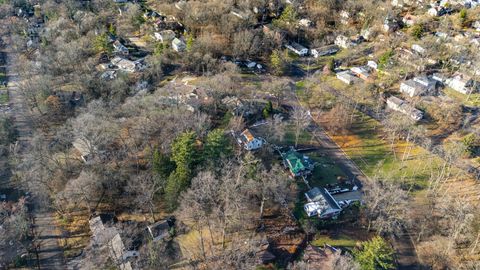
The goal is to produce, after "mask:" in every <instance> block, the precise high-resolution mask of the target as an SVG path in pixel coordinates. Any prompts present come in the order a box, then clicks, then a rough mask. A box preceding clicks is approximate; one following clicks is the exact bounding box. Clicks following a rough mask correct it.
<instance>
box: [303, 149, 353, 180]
mask: <svg viewBox="0 0 480 270" xmlns="http://www.w3.org/2000/svg"><path fill="white" fill-rule="evenodd" d="M308 156H309V157H310V158H311V159H312V160H313V161H314V162H315V163H316V166H315V169H314V170H313V173H312V175H311V176H310V177H309V178H308V182H309V184H310V186H312V187H317V186H320V187H323V186H326V185H327V184H334V183H337V177H342V178H345V177H346V176H345V174H344V173H343V172H342V170H340V168H339V167H338V166H337V165H335V163H334V162H333V161H332V160H331V159H329V158H328V157H325V156H321V155H319V154H317V153H312V154H308Z"/></svg>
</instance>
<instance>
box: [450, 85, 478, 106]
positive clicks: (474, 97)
mask: <svg viewBox="0 0 480 270" xmlns="http://www.w3.org/2000/svg"><path fill="white" fill-rule="evenodd" d="M443 92H444V93H445V94H446V95H447V96H449V97H451V98H453V99H455V100H458V101H459V102H461V103H462V104H464V105H468V106H480V94H478V93H477V94H471V95H470V97H469V96H468V95H464V94H462V93H459V92H457V91H455V90H453V89H452V88H450V87H445V89H443Z"/></svg>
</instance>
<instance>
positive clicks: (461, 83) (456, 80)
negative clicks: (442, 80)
mask: <svg viewBox="0 0 480 270" xmlns="http://www.w3.org/2000/svg"><path fill="white" fill-rule="evenodd" d="M447 85H448V86H450V87H451V88H452V89H453V90H455V91H457V92H460V93H462V94H465V95H468V94H470V93H472V92H474V91H476V90H477V83H476V82H475V81H474V80H472V78H471V77H470V76H468V75H465V74H461V73H455V74H454V75H453V77H452V78H450V79H449V80H447Z"/></svg>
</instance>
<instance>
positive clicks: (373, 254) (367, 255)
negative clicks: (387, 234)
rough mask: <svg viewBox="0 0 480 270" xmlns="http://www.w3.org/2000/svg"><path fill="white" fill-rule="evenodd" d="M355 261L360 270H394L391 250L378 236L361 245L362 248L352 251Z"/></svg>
mask: <svg viewBox="0 0 480 270" xmlns="http://www.w3.org/2000/svg"><path fill="white" fill-rule="evenodd" d="M354 256H355V259H356V261H357V262H358V263H359V264H360V267H361V269H362V270H388V269H395V265H394V264H393V261H394V260H393V250H392V248H391V247H390V246H389V245H388V243H387V242H386V241H385V240H384V239H383V238H382V237H380V236H376V237H374V238H372V239H371V240H370V241H366V242H364V243H363V248H362V249H360V250H355V251H354Z"/></svg>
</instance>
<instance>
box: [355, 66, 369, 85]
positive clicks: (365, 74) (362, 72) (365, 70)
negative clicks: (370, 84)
mask: <svg viewBox="0 0 480 270" xmlns="http://www.w3.org/2000/svg"><path fill="white" fill-rule="evenodd" d="M350 71H352V73H353V74H355V75H356V76H357V77H359V78H360V79H362V80H365V81H366V80H368V79H370V68H369V67H368V66H366V67H365V66H361V67H352V68H351V69H350Z"/></svg>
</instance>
